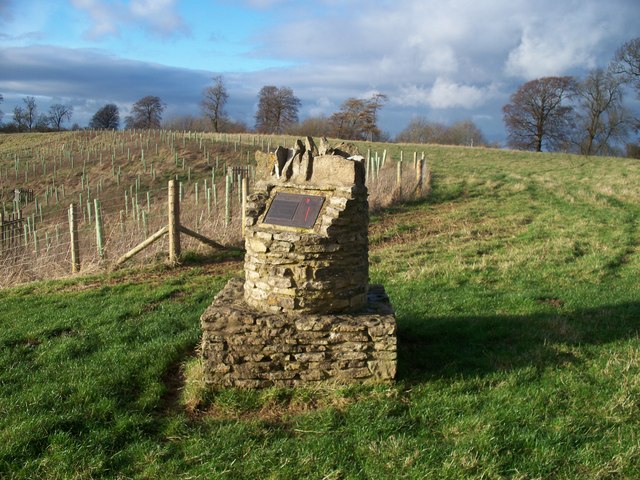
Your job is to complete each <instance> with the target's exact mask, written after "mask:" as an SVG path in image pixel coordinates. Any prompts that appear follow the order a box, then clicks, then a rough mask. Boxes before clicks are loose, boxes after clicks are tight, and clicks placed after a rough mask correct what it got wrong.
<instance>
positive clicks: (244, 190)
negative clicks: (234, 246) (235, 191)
mask: <svg viewBox="0 0 640 480" xmlns="http://www.w3.org/2000/svg"><path fill="white" fill-rule="evenodd" d="M248 190H249V188H248V182H247V179H246V178H245V177H243V178H242V207H241V208H242V238H244V226H245V225H244V224H245V223H246V218H247V217H246V213H245V209H246V208H247V194H248Z"/></svg>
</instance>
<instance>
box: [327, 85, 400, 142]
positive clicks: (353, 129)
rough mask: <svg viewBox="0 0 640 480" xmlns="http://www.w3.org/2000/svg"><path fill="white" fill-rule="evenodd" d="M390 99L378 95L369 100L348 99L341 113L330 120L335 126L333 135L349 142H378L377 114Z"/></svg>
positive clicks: (343, 104)
mask: <svg viewBox="0 0 640 480" xmlns="http://www.w3.org/2000/svg"><path fill="white" fill-rule="evenodd" d="M387 99H388V97H387V96H386V95H384V94H382V93H376V94H374V95H373V96H372V97H371V98H369V99H361V98H354V97H351V98H348V99H346V100H345V101H344V102H342V105H341V106H340V111H338V112H336V113H334V114H332V115H331V117H330V118H329V120H330V122H331V124H332V125H333V135H334V136H336V137H338V138H345V139H349V140H378V139H379V137H380V133H381V132H380V129H379V128H378V121H377V112H378V110H379V109H380V108H381V107H382V105H383V104H384V103H385V102H386V101H387Z"/></svg>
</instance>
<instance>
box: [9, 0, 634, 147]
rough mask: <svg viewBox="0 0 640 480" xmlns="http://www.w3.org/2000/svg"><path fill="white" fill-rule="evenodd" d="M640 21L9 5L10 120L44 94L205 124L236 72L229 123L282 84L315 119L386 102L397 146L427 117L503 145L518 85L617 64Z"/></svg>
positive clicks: (529, 4)
mask: <svg viewBox="0 0 640 480" xmlns="http://www.w3.org/2000/svg"><path fill="white" fill-rule="evenodd" d="M638 20H640V2H638V1H637V0H562V1H558V0H448V1H442V0H378V1H375V0H374V1H371V0H369V1H365V0H305V1H300V0H235V1H234V0H217V1H216V0H209V1H187V0H182V1H181V0H155V1H154V0H117V1H107V0H68V1H44V0H19V1H17V0H0V93H2V94H3V95H4V98H5V100H4V102H3V103H2V104H0V109H2V110H3V111H4V112H5V117H4V120H5V121H8V120H10V116H11V115H10V112H11V111H12V110H13V107H14V106H15V105H18V104H21V102H22V98H24V97H25V96H27V95H30V96H34V97H36V99H37V100H38V105H39V106H40V109H41V110H43V111H46V109H47V107H48V105H49V104H51V103H52V102H64V103H70V104H71V105H73V106H74V117H73V119H72V121H73V122H78V123H79V124H80V125H86V124H87V123H88V121H89V120H90V118H91V116H92V115H93V113H95V111H96V110H97V109H98V108H100V107H101V106H102V105H104V104H105V103H111V102H113V103H116V104H117V105H118V106H119V107H120V109H121V113H122V115H123V116H124V115H126V114H127V112H128V109H129V108H130V106H131V104H132V103H133V102H135V101H136V100H137V99H139V98H141V97H142V96H145V95H158V96H160V97H161V98H162V99H163V100H164V101H165V102H166V103H167V111H166V113H165V118H167V117H170V116H172V115H179V114H198V113H199V110H198V102H199V100H200V98H201V94H202V89H203V88H204V87H206V86H207V85H208V84H209V83H210V80H211V77H212V76H214V75H218V74H221V75H223V78H224V80H225V83H226V84H227V87H228V89H229V94H230V98H229V103H228V106H227V111H228V113H229V115H230V116H231V117H232V118H234V119H235V120H241V121H244V122H246V123H247V124H248V125H249V126H253V115H254V113H255V107H256V103H257V94H258V91H259V90H260V88H261V87H262V86H264V85H276V86H288V87H291V88H292V89H293V91H294V93H295V94H296V96H298V97H299V98H300V99H301V101H302V107H301V111H300V116H301V117H302V118H305V117H307V116H312V115H323V114H324V115H330V114H331V113H333V112H334V111H337V110H338V109H339V107H340V104H341V103H342V102H343V101H344V100H345V99H347V98H348V97H362V98H365V97H368V96H370V95H371V94H372V93H375V92H382V93H385V94H387V95H388V96H389V102H388V104H387V105H386V106H385V107H384V108H383V110H382V111H381V113H380V125H381V127H382V128H383V130H385V131H387V132H389V133H390V134H391V135H392V136H393V135H395V134H396V133H397V132H398V131H400V130H402V129H403V128H404V127H405V126H406V125H407V124H408V123H409V121H410V120H411V119H412V118H414V117H416V116H420V117H423V118H426V119H427V120H432V121H439V122H444V123H451V122H454V121H456V120H460V119H467V118H470V119H472V120H474V121H475V122H476V124H477V125H478V126H479V127H480V128H481V129H482V130H483V132H485V135H486V136H487V137H488V138H489V139H490V140H492V141H502V140H503V139H504V128H503V124H502V112H501V107H502V105H504V104H505V103H506V102H507V101H508V98H509V95H510V94H511V93H513V92H514V91H515V89H517V87H518V86H519V85H521V84H522V83H524V82H525V81H528V80H531V79H534V78H539V77H542V76H547V75H576V76H578V77H580V76H583V75H584V74H585V73H586V72H587V71H588V70H589V69H592V68H596V67H605V66H606V64H607V63H608V62H609V60H610V59H611V57H612V56H613V54H614V52H615V50H616V49H617V48H618V47H619V46H620V45H622V44H623V43H624V42H625V41H627V40H630V39H631V38H634V37H638V36H640V26H639V24H638ZM630 99H631V98H630Z"/></svg>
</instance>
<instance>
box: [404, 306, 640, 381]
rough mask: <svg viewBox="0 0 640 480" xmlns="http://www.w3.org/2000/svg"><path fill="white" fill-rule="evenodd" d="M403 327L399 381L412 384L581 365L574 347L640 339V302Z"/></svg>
mask: <svg viewBox="0 0 640 480" xmlns="http://www.w3.org/2000/svg"><path fill="white" fill-rule="evenodd" d="M398 324H399V325H398V379H400V380H403V381H405V382H408V383H410V384H411V383H418V382H422V381H426V380H432V379H434V378H451V377H459V376H476V375H485V374H490V373H493V372H498V371H509V370H513V369H517V368H522V367H527V366H533V367H535V368H537V369H539V370H542V369H545V368H548V367H557V366H562V365H567V364H572V363H578V362H580V359H579V358H577V357H576V356H575V354H574V353H573V352H574V351H575V349H574V348H573V347H576V346H579V345H600V344H605V343H609V342H613V341H616V340H625V339H630V338H634V337H637V336H638V335H639V334H640V303H638V302H632V303H622V304H619V305H607V306H602V307H599V308H594V309H585V310H579V311H576V312H570V313H560V312H558V313H554V312H551V313H544V314H542V313H541V314H535V315H524V316H509V315H496V316H489V317H479V316H469V317H428V316H425V317H419V316H411V315H408V316H407V318H405V319H402V318H401V319H399V321H398Z"/></svg>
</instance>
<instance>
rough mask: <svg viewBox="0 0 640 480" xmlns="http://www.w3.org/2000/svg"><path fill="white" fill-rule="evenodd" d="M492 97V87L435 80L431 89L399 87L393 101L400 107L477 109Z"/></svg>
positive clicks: (411, 86) (440, 79) (410, 86)
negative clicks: (421, 106)
mask: <svg viewBox="0 0 640 480" xmlns="http://www.w3.org/2000/svg"><path fill="white" fill-rule="evenodd" d="M493 95H494V88H493V87H476V86H473V85H461V84H458V83H455V82H451V81H448V80H445V79H443V78H437V79H436V81H435V82H434V84H433V86H432V87H431V88H424V87H420V86H418V85H409V86H404V87H401V89H400V92H399V95H398V97H397V99H396V100H395V101H396V102H397V103H398V104H400V105H416V106H417V105H423V106H428V107H431V108H434V109H445V108H466V109H472V108H476V107H479V106H481V105H483V104H484V103H486V102H487V101H488V100H489V99H491V98H492V97H493Z"/></svg>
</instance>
